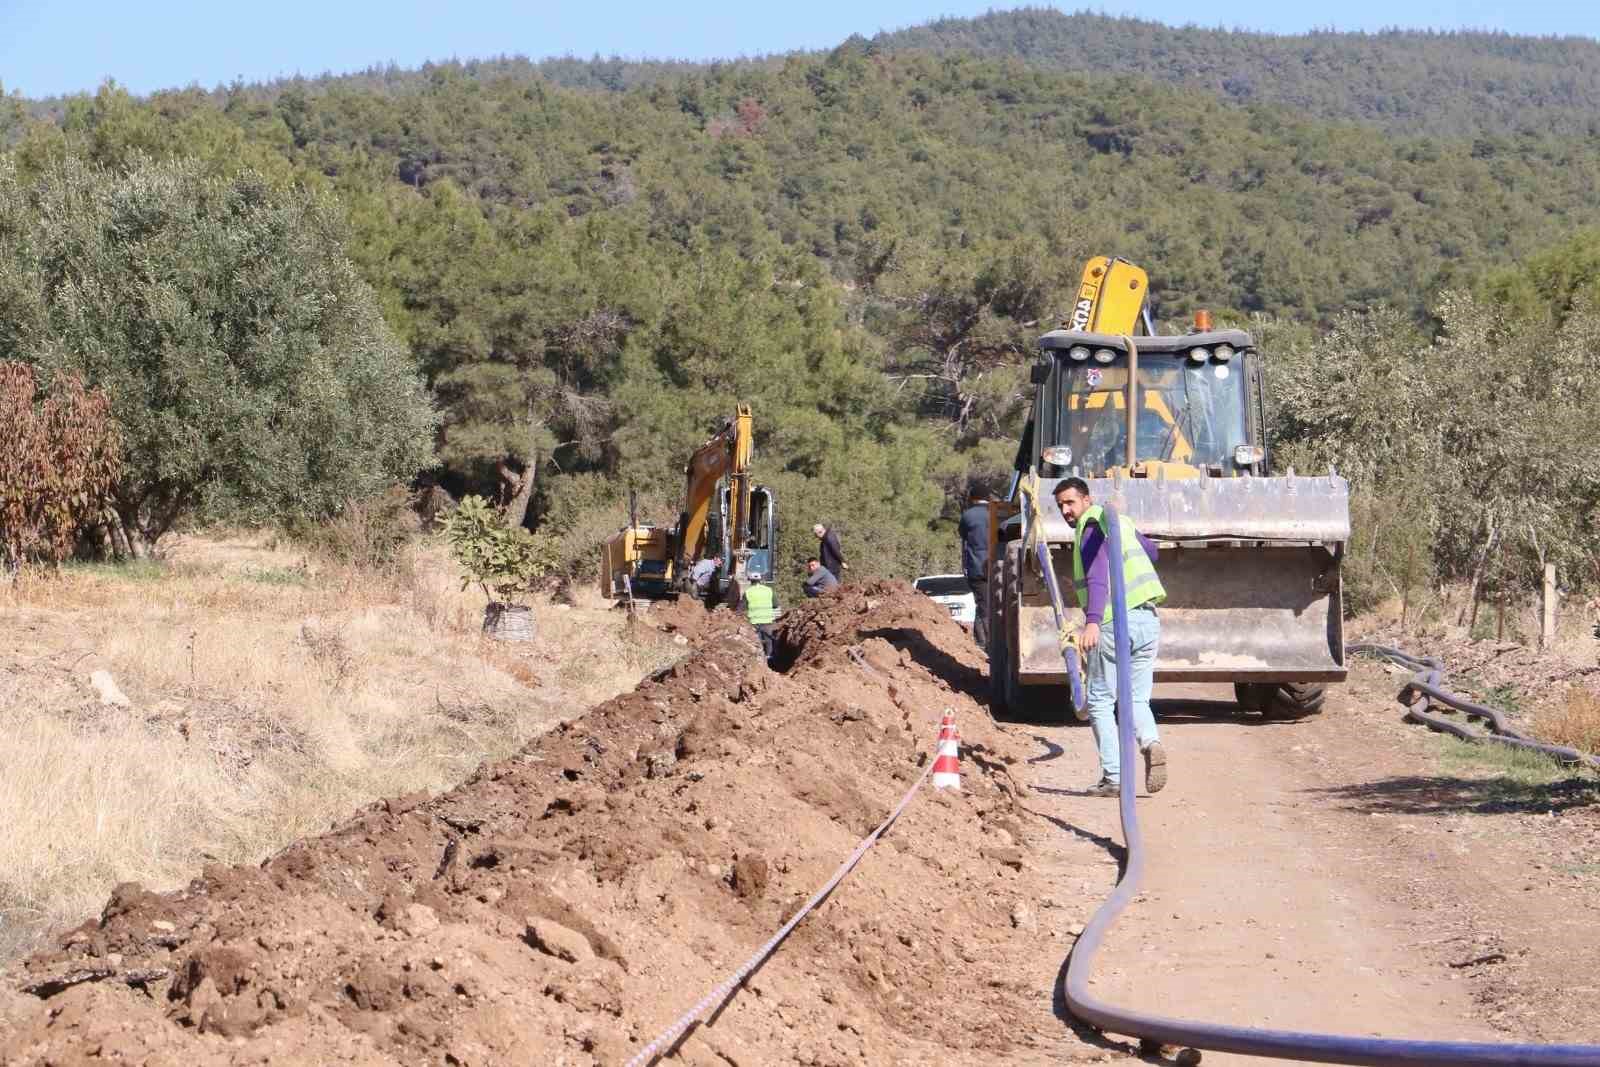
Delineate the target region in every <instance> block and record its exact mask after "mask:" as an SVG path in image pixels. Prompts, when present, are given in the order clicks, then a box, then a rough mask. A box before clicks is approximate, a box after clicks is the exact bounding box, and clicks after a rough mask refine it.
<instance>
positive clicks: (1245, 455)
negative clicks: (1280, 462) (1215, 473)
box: [1233, 445, 1267, 467]
mask: <svg viewBox="0 0 1600 1067" xmlns="http://www.w3.org/2000/svg"><path fill="white" fill-rule="evenodd" d="M1266 458H1267V450H1266V449H1264V448H1262V447H1261V446H1260V445H1240V446H1239V447H1237V448H1235V449H1234V450H1233V463H1234V466H1236V467H1253V466H1255V465H1256V464H1257V463H1260V462H1261V461H1262V460H1264V459H1266Z"/></svg>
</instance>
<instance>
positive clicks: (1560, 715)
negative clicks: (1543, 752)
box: [1533, 685, 1600, 753]
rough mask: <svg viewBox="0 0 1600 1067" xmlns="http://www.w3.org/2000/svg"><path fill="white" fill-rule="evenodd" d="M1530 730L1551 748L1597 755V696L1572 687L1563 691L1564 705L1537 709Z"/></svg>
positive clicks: (1599, 730)
mask: <svg viewBox="0 0 1600 1067" xmlns="http://www.w3.org/2000/svg"><path fill="white" fill-rule="evenodd" d="M1533 728H1534V732H1535V733H1536V734H1538V735H1539V736H1540V737H1541V738H1543V739H1544V740H1546V741H1550V742H1552V743H1554V744H1557V745H1570V746H1571V747H1573V748H1576V749H1579V750H1581V751H1583V752H1594V753H1600V695H1596V694H1595V693H1593V692H1591V691H1590V690H1588V689H1585V688H1583V687H1582V686H1579V685H1575V686H1573V687H1572V688H1571V689H1568V690H1567V695H1566V699H1565V700H1564V701H1562V702H1561V703H1559V704H1556V705H1553V706H1551V707H1547V708H1542V709H1540V711H1539V712H1538V713H1537V714H1536V715H1535V716H1534V720H1533Z"/></svg>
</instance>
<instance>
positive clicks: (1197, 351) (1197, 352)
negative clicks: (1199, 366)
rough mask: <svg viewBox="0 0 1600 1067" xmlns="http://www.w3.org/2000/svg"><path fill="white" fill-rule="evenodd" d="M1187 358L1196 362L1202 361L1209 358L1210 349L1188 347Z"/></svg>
mask: <svg viewBox="0 0 1600 1067" xmlns="http://www.w3.org/2000/svg"><path fill="white" fill-rule="evenodd" d="M1189 358H1190V359H1191V360H1193V361H1194V362H1196V363H1204V362H1205V361H1206V360H1208V359H1210V358H1211V350H1210V349H1209V348H1191V349H1189Z"/></svg>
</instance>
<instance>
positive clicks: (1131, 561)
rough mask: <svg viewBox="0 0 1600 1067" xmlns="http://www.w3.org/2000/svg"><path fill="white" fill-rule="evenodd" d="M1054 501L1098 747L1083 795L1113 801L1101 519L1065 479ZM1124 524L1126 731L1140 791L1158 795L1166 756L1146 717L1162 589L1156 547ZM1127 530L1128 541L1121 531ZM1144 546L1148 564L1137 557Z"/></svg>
mask: <svg viewBox="0 0 1600 1067" xmlns="http://www.w3.org/2000/svg"><path fill="white" fill-rule="evenodd" d="M1055 498H1056V504H1057V505H1058V506H1059V507H1060V508H1061V515H1062V517H1063V518H1065V519H1066V520H1067V521H1068V522H1070V523H1072V524H1073V526H1074V527H1075V528H1076V530H1077V533H1078V543H1077V544H1076V545H1075V546H1074V553H1075V556H1076V571H1075V573H1076V574H1079V575H1081V578H1080V579H1079V582H1078V586H1079V590H1078V598H1079V600H1080V602H1081V603H1082V604H1083V617H1084V626H1083V633H1082V635H1081V636H1080V638H1079V646H1080V647H1081V648H1082V649H1083V654H1084V659H1085V664H1084V665H1085V668H1086V669H1087V672H1088V675H1089V693H1088V705H1089V722H1090V724H1091V725H1092V726H1093V727H1094V737H1095V743H1096V745H1097V747H1098V748H1099V750H1100V781H1099V782H1098V783H1096V784H1095V786H1094V787H1093V788H1092V789H1090V790H1089V792H1090V794H1091V795H1094V796H1116V795H1117V793H1118V788H1119V779H1120V778H1121V762H1120V760H1121V753H1120V747H1119V745H1118V742H1117V720H1116V706H1117V666H1118V665H1117V650H1116V642H1115V641H1113V640H1112V638H1111V635H1110V634H1109V633H1107V634H1101V632H1100V630H1101V625H1102V624H1103V623H1107V622H1108V621H1109V619H1110V616H1111V607H1112V605H1111V604H1110V603H1109V601H1110V599H1111V571H1110V569H1109V567H1108V559H1109V558H1115V557H1114V556H1113V555H1112V554H1111V553H1108V552H1106V551H1104V549H1105V545H1106V538H1105V531H1104V530H1103V529H1102V528H1101V525H1100V524H1101V522H1102V521H1103V518H1104V515H1103V512H1102V511H1101V509H1100V508H1099V507H1097V506H1096V505H1095V503H1094V501H1093V500H1092V499H1091V498H1090V495H1089V485H1088V483H1087V482H1085V481H1084V480H1083V479H1082V478H1066V479H1063V480H1062V481H1061V483H1060V484H1059V485H1057V486H1056V491H1055ZM1118 525H1119V526H1121V527H1123V529H1124V531H1125V532H1124V535H1123V550H1122V556H1123V561H1124V571H1123V575H1124V578H1125V581H1126V584H1127V597H1128V605H1129V607H1128V645H1129V657H1128V658H1129V662H1128V669H1129V671H1130V676H1129V679H1128V680H1129V683H1130V688H1131V689H1132V690H1133V733H1134V737H1135V738H1136V739H1137V740H1138V743H1139V750H1140V752H1142V753H1143V755H1144V769H1145V788H1146V789H1148V790H1149V791H1150V792H1152V793H1155V792H1159V791H1160V790H1161V789H1162V787H1164V786H1165V785H1166V784H1167V753H1166V749H1165V748H1164V747H1163V746H1162V744H1161V737H1160V734H1159V733H1158V732H1157V731H1156V720H1155V716H1154V715H1153V714H1151V712H1150V691H1151V689H1152V687H1153V686H1152V683H1153V680H1154V673H1155V662H1156V649H1157V647H1158V646H1159V645H1160V643H1161V620H1160V618H1159V617H1158V616H1157V614H1156V605H1158V604H1160V603H1161V602H1162V601H1163V600H1165V599H1166V591H1165V590H1164V589H1162V587H1161V581H1160V579H1159V578H1158V577H1157V576H1156V573H1155V562H1156V556H1157V555H1158V554H1159V553H1160V549H1159V548H1157V547H1156V543H1155V542H1154V541H1151V540H1150V539H1149V538H1148V537H1146V536H1145V535H1144V534H1142V533H1139V532H1138V531H1137V530H1135V529H1134V527H1133V523H1132V521H1131V520H1130V519H1128V518H1127V517H1126V516H1123V517H1122V518H1121V521H1120V522H1119V524H1118ZM1128 533H1131V534H1132V535H1133V536H1132V538H1130V537H1128V536H1127V534H1128ZM1135 544H1137V545H1138V549H1143V551H1144V555H1145V557H1147V560H1148V562H1147V561H1146V560H1141V559H1138V558H1137V555H1138V549H1136V548H1134V547H1133V546H1134V545H1135Z"/></svg>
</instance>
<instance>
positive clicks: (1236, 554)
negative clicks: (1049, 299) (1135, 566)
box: [988, 256, 1350, 718]
mask: <svg viewBox="0 0 1600 1067" xmlns="http://www.w3.org/2000/svg"><path fill="white" fill-rule="evenodd" d="M1148 285H1149V280H1148V277H1147V276H1146V274H1145V272H1144V271H1143V270H1142V269H1140V268H1139V267H1137V266H1135V265H1134V264H1132V263H1129V262H1127V261H1126V260H1122V259H1115V258H1112V257H1108V256H1099V257H1096V258H1094V259H1092V260H1090V261H1089V263H1088V265H1087V266H1086V267H1085V268H1084V273H1083V282H1082V285H1081V287H1080V289H1079V293H1078V299H1077V301H1076V302H1075V304H1074V306H1073V309H1072V312H1071V314H1070V316H1069V317H1068V319H1067V321H1066V322H1064V323H1063V324H1062V328H1061V329H1057V330H1052V331H1050V332H1049V333H1046V334H1045V335H1044V336H1042V337H1040V338H1039V340H1038V359H1037V361H1036V362H1035V363H1034V365H1033V368H1032V375H1031V382H1032V385H1033V387H1034V400H1033V409H1032V412H1031V414H1030V415H1029V418H1028V421H1027V424H1026V427H1025V428H1024V430H1023V434H1022V440H1021V442H1020V444H1019V446H1018V449H1017V457H1016V464H1015V466H1016V473H1015V476H1014V477H1013V479H1012V482H1011V487H1010V490H1009V491H1008V492H1007V494H1006V496H1005V498H1004V499H1000V500H994V501H991V503H990V511H989V514H990V536H989V583H988V589H989V603H988V608H989V620H990V623H989V648H988V652H989V672H990V680H991V686H992V690H993V693H992V697H993V703H994V704H995V705H996V707H998V708H1000V709H1002V710H1007V711H1010V712H1011V713H1013V714H1015V715H1017V716H1019V717H1024V718H1029V717H1053V716H1059V715H1061V714H1063V713H1064V712H1065V710H1066V709H1067V707H1068V698H1067V695H1066V694H1067V684H1068V679H1067V676H1066V665H1065V663H1064V660H1063V656H1062V654H1061V641H1062V639H1063V631H1062V628H1061V627H1060V626H1058V620H1057V619H1056V616H1055V610H1054V607H1053V606H1052V601H1051V586H1052V585H1054V586H1055V588H1056V590H1057V591H1058V593H1059V595H1061V596H1063V597H1064V598H1065V606H1066V608H1067V612H1066V615H1067V617H1066V618H1065V619H1064V620H1062V621H1063V622H1064V623H1065V626H1066V629H1067V630H1068V631H1069V632H1070V631H1071V630H1072V629H1073V628H1075V627H1077V626H1079V625H1081V624H1082V621H1083V615H1082V611H1081V608H1080V607H1079V606H1077V605H1076V604H1075V603H1074V599H1073V598H1074V595H1075V594H1074V593H1073V592H1072V590H1073V581H1072V577H1073V575H1072V544H1073V540H1074V538H1075V535H1076V533H1075V531H1074V530H1073V528H1072V527H1071V525H1070V524H1068V523H1067V522H1066V520H1065V519H1063V518H1062V517H1061V514H1060V512H1059V511H1058V510H1057V509H1056V508H1055V506H1054V499H1053V497H1052V492H1053V490H1054V488H1055V486H1056V484H1057V483H1059V482H1060V481H1061V480H1062V479H1063V478H1067V477H1069V476H1077V477H1081V478H1083V479H1084V480H1085V481H1087V482H1088V483H1089V487H1090V492H1091V493H1092V494H1093V496H1094V498H1095V500H1096V501H1097V502H1100V503H1106V504H1111V505H1114V506H1115V507H1117V508H1118V509H1119V510H1120V512H1121V513H1122V514H1124V515H1126V516H1128V517H1129V518H1131V519H1132V520H1133V521H1134V524H1135V525H1136V526H1137V527H1138V529H1139V530H1140V531H1141V532H1143V533H1145V534H1146V535H1147V536H1149V537H1151V538H1153V539H1155V540H1156V541H1157V542H1158V543H1159V544H1160V546H1161V555H1160V560H1159V561H1158V563H1157V571H1158V573H1159V574H1160V576H1161V582H1162V585H1163V586H1164V587H1165V588H1166V591H1167V600H1166V602H1165V603H1164V604H1163V605H1162V607H1161V623H1162V625H1161V647H1160V650H1159V652H1158V653H1157V658H1156V664H1155V680H1156V681H1157V682H1184V681H1193V682H1232V683H1234V689H1235V693H1236V696H1237V698H1238V702H1239V703H1240V705H1241V706H1243V707H1245V708H1247V709H1249V710H1253V711H1256V712H1259V713H1260V714H1262V715H1263V716H1265V717H1269V718H1298V717H1301V716H1305V715H1312V714H1316V713H1317V712H1319V711H1320V710H1321V709H1322V705H1323V699H1324V695H1325V687H1326V684H1327V683H1329V682H1338V681H1343V680H1344V678H1345V673H1346V672H1345V656H1344V632H1343V616H1342V610H1341V607H1342V598H1341V589H1340V564H1341V561H1342V559H1343V556H1344V548H1345V544H1346V542H1347V541H1348V540H1349V537H1350V517H1349V489H1348V486H1347V485H1346V483H1345V481H1344V479H1343V478H1340V477H1338V476H1337V475H1335V474H1333V473H1332V472H1330V473H1329V474H1328V475H1326V476H1322V477H1296V476H1295V474H1294V471H1293V470H1290V471H1288V472H1286V474H1284V475H1278V474H1275V473H1274V472H1273V471H1272V469H1271V453H1270V450H1269V448H1268V443H1267V439H1266V414H1265V385H1264V377H1263V376H1264V359H1263V357H1262V354H1261V352H1260V351H1259V350H1258V349H1257V347H1256V344H1255V340H1254V339H1253V338H1252V337H1251V336H1250V334H1249V333H1247V332H1246V331H1244V330H1216V329H1213V328H1212V324H1211V319H1210V315H1209V314H1208V313H1206V312H1199V313H1197V314H1196V322H1195V324H1194V328H1193V329H1192V330H1190V331H1189V332H1187V333H1184V334H1178V335H1163V336H1157V335H1155V334H1154V331H1153V329H1152V328H1151V316H1150V310H1149V303H1148ZM1041 544H1042V545H1044V546H1045V547H1046V549H1047V551H1044V552H1042V553H1041V552H1038V551H1037V549H1038V547H1039V546H1040V545H1041ZM1041 558H1046V559H1049V560H1051V561H1052V562H1051V570H1052V571H1054V572H1055V581H1054V582H1053V583H1052V582H1051V581H1049V579H1048V577H1047V576H1046V575H1045V574H1044V573H1043V569H1044V568H1043V565H1042V563H1041V562H1040V560H1041Z"/></svg>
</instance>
